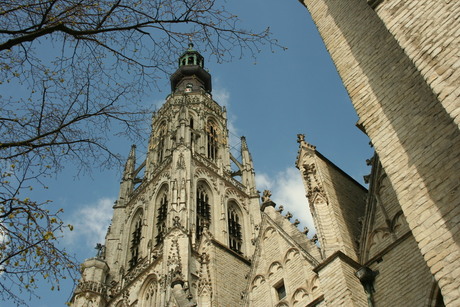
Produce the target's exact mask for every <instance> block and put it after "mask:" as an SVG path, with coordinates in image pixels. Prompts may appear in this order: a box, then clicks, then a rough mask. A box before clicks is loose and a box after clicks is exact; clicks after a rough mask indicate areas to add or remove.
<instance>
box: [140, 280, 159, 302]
mask: <svg viewBox="0 0 460 307" xmlns="http://www.w3.org/2000/svg"><path fill="white" fill-rule="evenodd" d="M139 293H140V296H139V298H140V307H151V306H158V305H159V303H160V297H159V296H160V291H159V283H158V278H157V276H156V275H155V274H151V275H149V276H148V277H147V278H146V280H145V282H144V283H143V285H142V286H141V288H140V291H139Z"/></svg>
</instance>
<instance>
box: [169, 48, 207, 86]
mask: <svg viewBox="0 0 460 307" xmlns="http://www.w3.org/2000/svg"><path fill="white" fill-rule="evenodd" d="M188 47H189V48H188V49H187V50H186V51H185V52H184V53H183V54H182V55H181V56H180V57H179V61H178V64H179V68H178V69H177V70H176V71H175V72H174V73H173V74H172V75H171V77H170V81H171V92H172V93H193V92H206V93H210V92H211V90H212V87H211V75H210V74H209V73H208V72H207V71H206V70H204V58H203V56H202V55H201V54H200V53H199V52H198V51H196V50H195V49H193V44H189V45H188Z"/></svg>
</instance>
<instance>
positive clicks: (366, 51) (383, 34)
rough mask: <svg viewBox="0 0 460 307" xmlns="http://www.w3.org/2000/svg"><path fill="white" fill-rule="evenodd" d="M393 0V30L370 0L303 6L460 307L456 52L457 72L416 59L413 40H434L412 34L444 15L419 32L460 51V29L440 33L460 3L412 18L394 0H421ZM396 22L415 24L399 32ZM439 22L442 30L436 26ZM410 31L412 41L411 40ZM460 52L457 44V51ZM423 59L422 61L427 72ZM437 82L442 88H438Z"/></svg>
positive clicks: (312, 0)
mask: <svg viewBox="0 0 460 307" xmlns="http://www.w3.org/2000/svg"><path fill="white" fill-rule="evenodd" d="M385 2H386V1H384V4H383V7H382V9H380V11H379V9H377V10H378V11H379V14H380V15H381V16H384V15H385V14H388V17H382V18H383V19H384V21H386V22H387V24H388V27H389V28H390V29H391V28H392V27H394V28H393V32H394V33H395V34H394V35H393V34H391V33H390V32H389V31H388V30H387V28H386V25H385V23H384V22H382V20H381V19H380V18H379V17H378V15H377V14H376V13H375V12H374V10H373V9H371V8H370V7H369V6H368V5H367V2H366V1H362V0H349V1H334V0H305V1H304V4H305V5H306V6H307V7H308V9H309V11H310V13H311V15H312V17H313V20H314V21H315V23H316V25H317V27H318V30H319V32H320V34H321V36H322V37H323V40H324V42H325V44H326V47H327V49H328V50H329V52H330V54H331V57H332V59H333V60H334V62H335V65H336V67H337V70H338V72H339V74H340V76H341V77H342V80H343V82H344V85H345V87H346V89H347V91H348V93H349V95H350V97H351V100H352V103H353V105H354V107H355V109H356V111H357V113H358V115H359V117H360V122H361V123H362V125H363V127H364V128H365V130H366V133H367V134H368V135H369V137H370V138H371V140H372V143H373V144H374V147H375V149H376V151H377V153H378V155H379V157H380V159H381V162H382V165H383V167H384V169H385V171H386V173H387V174H388V177H389V179H390V181H391V184H392V185H393V187H394V188H395V192H396V195H397V197H398V201H399V203H400V204H401V207H402V209H403V212H404V214H405V216H406V217H407V222H408V224H409V226H410V228H411V229H412V232H413V234H414V237H415V239H416V241H417V242H418V246H419V248H420V250H421V252H422V254H423V256H424V258H425V261H426V262H427V264H428V266H429V268H430V270H431V272H432V273H433V274H434V275H435V278H436V279H437V280H438V282H439V285H440V287H441V291H442V294H443V296H444V301H445V303H446V305H447V306H458V305H460V290H459V289H460V278H458V277H459V276H460V247H459V246H460V226H459V225H460V223H459V222H460V220H459V217H460V206H459V205H458V203H459V199H460V195H459V185H460V177H459V176H460V163H459V160H460V159H459V155H460V132H459V128H458V120H457V118H458V112H459V108H458V99H457V100H455V97H458V89H455V86H454V87H453V88H452V87H451V86H449V84H452V83H453V84H454V85H455V84H458V82H457V81H455V80H458V67H456V65H457V66H458V64H457V63H458V60H457V61H456V63H455V64H453V65H452V66H451V67H450V68H452V69H453V71H452V73H451V74H450V73H448V72H447V71H444V72H443V70H444V69H440V67H441V66H440V65H442V64H441V63H444V62H443V61H438V60H437V59H436V58H434V59H433V60H432V61H430V60H429V59H428V57H426V56H425V58H424V57H423V54H420V55H419V56H418V57H417V56H416V55H415V54H413V53H411V52H410V50H411V49H410V48H409V47H408V46H409V45H410V43H412V44H414V43H415V44H416V45H415V47H413V49H412V50H417V49H423V48H427V46H428V45H429V44H430V43H429V42H428V41H427V40H424V41H423V42H421V43H420V44H419V45H417V43H416V40H414V39H412V38H411V37H410V36H411V35H412V34H414V31H413V27H415V25H420V26H421V25H422V24H423V23H427V22H429V21H431V20H433V19H429V18H430V16H436V18H435V19H434V20H433V21H432V25H433V28H432V29H428V28H427V29H425V30H420V31H422V33H423V35H424V36H428V37H434V41H433V46H438V47H439V46H440V44H446V45H447V47H446V51H444V52H446V56H447V55H449V54H450V53H451V52H454V53H455V50H457V49H455V48H454V49H451V47H449V46H452V45H455V44H457V45H456V46H457V47H456V48H458V39H454V40H452V37H454V38H457V37H458V34H456V33H457V32H458V31H457V30H456V31H455V32H454V33H453V34H452V35H448V34H447V35H446V36H445V35H444V34H442V31H444V30H443V29H446V30H445V31H444V32H446V31H448V30H447V28H449V27H448V25H447V24H446V23H445V22H443V20H444V19H446V18H447V19H449V20H452V17H451V18H449V17H448V15H444V16H443V15H442V14H443V13H442V12H444V13H445V14H447V13H448V12H458V1H427V2H429V3H431V4H432V5H433V7H431V8H430V7H427V6H426V5H425V6H424V8H423V9H420V10H419V9H415V10H414V11H413V12H414V14H415V15H414V16H412V17H410V16H405V15H404V14H403V13H402V12H403V11H400V10H399V9H395V7H396V6H397V5H402V6H401V7H405V8H407V10H409V11H410V10H413V9H414V7H417V6H418V5H422V1H415V2H414V1H410V2H408V1H406V5H404V4H401V3H402V1H388V3H387V4H385ZM398 2H401V3H398ZM381 5H382V4H381ZM387 5H388V6H387ZM385 7H387V8H390V7H393V12H394V14H401V15H400V16H401V18H400V19H394V18H392V17H391V16H392V15H391V14H390V13H391V12H392V11H391V10H390V9H388V10H385ZM407 10H406V11H407ZM418 13H420V14H421V15H417V14H418ZM430 14H431V15H430ZM433 14H434V15H433ZM437 14H439V16H438V15H437ZM421 16H423V18H422V19H421V18H420V17H421ZM449 16H450V15H449ZM457 16H458V14H457ZM424 19H425V20H424ZM392 22H394V23H395V24H394V25H393V24H391V23H392ZM390 24H391V25H390ZM454 24H455V25H454V26H453V28H457V29H458V18H457V19H455V21H454ZM440 25H442V26H440ZM396 27H406V28H407V30H395V29H396ZM450 28H452V27H450ZM438 30H439V32H440V33H437V34H433V33H435V32H436V31H438ZM399 31H401V32H399ZM404 33H405V34H404ZM430 33H431V34H430ZM404 35H406V36H407V37H408V39H405V40H404V39H403V36H404ZM418 36H421V34H420V35H418ZM449 41H450V42H449ZM400 44H401V45H400ZM406 45H407V47H406ZM401 46H402V47H401ZM404 48H406V49H404ZM431 48H432V47H430V48H429V49H428V50H427V54H431V55H432V56H433V55H434V54H436V52H438V51H437V49H436V48H434V49H433V50H431ZM443 50H444V49H443ZM452 50H454V51H452ZM439 52H441V51H439ZM408 54H410V56H408ZM459 54H460V53H459V52H456V55H457V56H458V55H459ZM437 55H439V53H438V54H437ZM446 61H447V59H446ZM449 61H450V60H449ZM414 62H416V65H414ZM428 63H431V64H429V65H428ZM446 63H447V62H446ZM424 65H426V66H424ZM417 67H421V68H420V69H421V71H419V70H418V69H417ZM446 67H447V66H446ZM437 68H438V72H437V74H440V75H441V77H437V78H436V79H435V80H431V79H429V74H428V72H432V71H435V70H436V69H437ZM447 69H449V68H447ZM427 76H428V77H427ZM427 80H429V81H428V82H429V83H428V84H427V82H426V81H427ZM436 80H437V81H436ZM455 82H456V83H455ZM437 84H438V85H437ZM430 85H431V86H433V88H437V87H436V86H439V88H438V90H433V89H432V88H431V87H430ZM443 88H446V89H443ZM438 93H439V95H437V94H438ZM449 93H450V94H449ZM452 95H453V96H452ZM449 97H452V98H449ZM451 99H454V100H453V101H454V102H453V104H452V103H451V102H449V101H451ZM455 101H457V102H456V103H455ZM453 118H455V119H456V121H455V122H454V120H453Z"/></svg>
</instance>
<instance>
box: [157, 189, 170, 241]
mask: <svg viewBox="0 0 460 307" xmlns="http://www.w3.org/2000/svg"><path fill="white" fill-rule="evenodd" d="M167 214H168V196H167V194H166V192H164V193H163V195H162V196H161V198H160V204H159V207H158V211H157V236H156V238H155V239H156V244H157V245H158V244H161V243H163V239H164V236H165V232H166V217H167Z"/></svg>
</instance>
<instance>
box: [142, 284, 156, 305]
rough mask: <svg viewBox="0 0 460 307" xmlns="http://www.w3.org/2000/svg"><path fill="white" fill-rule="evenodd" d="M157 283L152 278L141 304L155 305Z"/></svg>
mask: <svg viewBox="0 0 460 307" xmlns="http://www.w3.org/2000/svg"><path fill="white" fill-rule="evenodd" d="M156 302H157V283H156V282H155V281H154V280H153V281H151V282H150V284H149V286H148V288H147V290H146V292H145V296H144V305H143V306H149V307H150V306H157V305H156Z"/></svg>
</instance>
